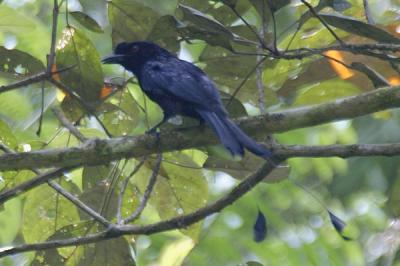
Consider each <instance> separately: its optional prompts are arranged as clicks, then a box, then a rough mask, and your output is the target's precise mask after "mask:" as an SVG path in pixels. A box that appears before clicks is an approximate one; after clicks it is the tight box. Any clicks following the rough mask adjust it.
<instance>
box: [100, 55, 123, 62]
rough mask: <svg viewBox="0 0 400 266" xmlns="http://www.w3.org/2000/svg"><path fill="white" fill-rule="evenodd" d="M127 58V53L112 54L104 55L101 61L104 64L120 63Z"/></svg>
mask: <svg viewBox="0 0 400 266" xmlns="http://www.w3.org/2000/svg"><path fill="white" fill-rule="evenodd" d="M124 58H125V55H122V54H112V55H109V56H106V57H104V58H103V59H102V60H101V62H102V63H103V64H120V63H121V62H122V61H123V60H124Z"/></svg>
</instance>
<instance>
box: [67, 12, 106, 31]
mask: <svg viewBox="0 0 400 266" xmlns="http://www.w3.org/2000/svg"><path fill="white" fill-rule="evenodd" d="M70 14H71V15H72V17H73V18H74V19H76V20H77V21H78V22H79V23H80V24H81V25H82V26H84V27H85V28H87V29H88V30H91V31H94V32H98V33H101V32H103V29H102V28H101V27H100V25H99V24H98V23H97V21H96V20H94V19H93V18H92V17H90V16H89V15H87V14H85V13H83V12H81V11H73V12H70Z"/></svg>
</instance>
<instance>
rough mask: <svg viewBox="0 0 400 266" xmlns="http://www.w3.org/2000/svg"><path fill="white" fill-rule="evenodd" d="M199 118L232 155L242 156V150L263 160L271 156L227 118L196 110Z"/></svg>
mask: <svg viewBox="0 0 400 266" xmlns="http://www.w3.org/2000/svg"><path fill="white" fill-rule="evenodd" d="M198 113H199V114H200V116H201V117H202V118H203V119H204V120H205V121H206V123H207V124H208V125H210V126H211V128H212V129H213V130H214V132H215V133H216V134H217V135H218V138H219V139H220V140H221V142H222V144H223V145H224V146H225V147H226V148H227V149H228V150H229V151H230V152H231V154H232V155H240V156H243V154H244V149H243V147H245V148H246V149H248V150H249V151H250V152H252V153H254V154H255V155H258V156H260V157H263V158H267V157H269V156H271V155H272V154H271V152H270V151H269V150H267V149H266V148H265V147H264V146H262V145H260V144H258V143H257V142H256V141H254V140H253V139H251V138H250V137H249V136H247V135H246V134H245V133H244V132H243V131H242V130H241V129H240V128H239V127H238V126H237V125H236V124H235V123H233V122H232V121H231V120H230V119H229V118H228V117H227V116H225V115H224V116H219V115H217V114H216V113H214V112H210V111H205V110H198Z"/></svg>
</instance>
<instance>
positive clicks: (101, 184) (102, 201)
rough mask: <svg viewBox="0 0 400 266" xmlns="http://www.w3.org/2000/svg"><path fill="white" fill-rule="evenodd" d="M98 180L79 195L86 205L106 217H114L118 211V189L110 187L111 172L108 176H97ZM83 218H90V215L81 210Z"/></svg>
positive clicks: (80, 213)
mask: <svg viewBox="0 0 400 266" xmlns="http://www.w3.org/2000/svg"><path fill="white" fill-rule="evenodd" d="M96 178H98V179H100V178H103V180H100V181H98V182H97V183H96V184H95V185H93V186H92V187H91V188H89V189H86V190H84V192H83V193H82V194H81V195H80V196H79V199H80V200H82V201H83V202H84V203H85V204H86V205H88V206H89V207H91V208H92V209H93V210H95V211H97V212H98V213H101V214H102V215H103V216H104V217H105V218H106V219H110V220H111V219H113V218H114V217H115V215H116V211H117V201H118V194H117V193H118V190H113V189H111V188H110V183H109V182H111V181H110V173H108V175H107V176H97V177H96ZM79 215H80V217H81V219H88V218H89V217H88V215H87V214H86V213H84V212H82V211H79Z"/></svg>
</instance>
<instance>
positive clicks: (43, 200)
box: [22, 181, 79, 243]
mask: <svg viewBox="0 0 400 266" xmlns="http://www.w3.org/2000/svg"><path fill="white" fill-rule="evenodd" d="M61 184H62V186H63V187H64V188H65V189H67V190H69V191H70V192H71V193H76V192H77V191H78V189H77V187H76V186H74V184H73V183H71V182H67V181H62V182H61ZM78 220H79V216H78V211H77V209H76V207H75V206H74V205H73V204H72V203H71V202H69V201H68V200H66V199H65V198H63V197H62V196H60V195H59V194H58V193H57V192H56V191H54V190H53V189H51V188H50V187H49V186H46V185H43V186H40V187H38V188H36V189H34V190H32V191H30V192H28V195H27V197H26V201H25V204H24V210H23V227H22V233H23V237H24V239H25V241H26V242H27V243H36V242H41V241H44V240H46V239H47V238H48V237H50V236H51V235H52V234H54V232H55V231H56V230H58V229H59V228H61V227H63V226H66V225H68V224H71V223H74V222H77V221H78Z"/></svg>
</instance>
